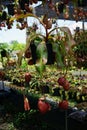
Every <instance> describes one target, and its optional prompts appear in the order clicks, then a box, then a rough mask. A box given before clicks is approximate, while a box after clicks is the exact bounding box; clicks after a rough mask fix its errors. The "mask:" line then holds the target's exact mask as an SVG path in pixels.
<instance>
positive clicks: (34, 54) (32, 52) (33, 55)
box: [30, 41, 37, 64]
mask: <svg viewBox="0 0 87 130" xmlns="http://www.w3.org/2000/svg"><path fill="white" fill-rule="evenodd" d="M30 48H31V55H32V61H33V64H36V60H37V54H36V45H35V44H34V42H33V41H32V42H31V44H30Z"/></svg>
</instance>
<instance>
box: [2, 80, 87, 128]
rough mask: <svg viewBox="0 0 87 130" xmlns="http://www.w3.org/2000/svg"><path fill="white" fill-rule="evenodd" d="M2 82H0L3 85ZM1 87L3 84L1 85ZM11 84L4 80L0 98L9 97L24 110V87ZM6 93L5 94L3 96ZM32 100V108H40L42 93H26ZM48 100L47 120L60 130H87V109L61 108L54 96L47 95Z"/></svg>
mask: <svg viewBox="0 0 87 130" xmlns="http://www.w3.org/2000/svg"><path fill="white" fill-rule="evenodd" d="M1 83H2V82H0V85H1ZM0 87H1V86H0ZM19 89H20V87H18V86H14V85H11V84H10V83H9V82H4V89H3V92H4V90H5V92H7V93H3V94H1V92H0V99H2V100H3V97H4V98H7V97H8V98H9V99H10V101H11V102H12V103H13V104H14V106H16V108H17V109H18V110H19V111H24V98H23V97H24V94H25V93H24V92H25V90H24V88H21V89H20V90H19ZM3 95H4V96H3ZM26 96H27V98H28V100H29V102H30V106H31V109H38V108H37V102H38V99H39V97H40V96H41V95H38V94H34V93H29V92H28V93H26ZM46 102H49V103H50V105H51V110H49V111H48V112H47V113H45V114H44V115H43V118H44V120H45V121H46V122H48V123H50V124H53V125H54V126H55V127H56V128H57V129H59V130H87V111H86V110H79V109H78V108H75V107H70V106H69V107H68V109H67V110H61V109H60V108H59V107H58V103H57V102H56V101H54V100H53V99H52V98H49V97H47V96H46Z"/></svg>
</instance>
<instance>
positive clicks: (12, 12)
mask: <svg viewBox="0 0 87 130" xmlns="http://www.w3.org/2000/svg"><path fill="white" fill-rule="evenodd" d="M7 9H8V14H9V15H14V4H13V3H11V4H8V5H7Z"/></svg>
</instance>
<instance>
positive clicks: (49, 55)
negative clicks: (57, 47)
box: [46, 43, 54, 65]
mask: <svg viewBox="0 0 87 130" xmlns="http://www.w3.org/2000/svg"><path fill="white" fill-rule="evenodd" d="M46 47H47V63H46V64H49V65H50V64H54V54H53V48H52V44H51V43H46Z"/></svg>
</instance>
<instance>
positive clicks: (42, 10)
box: [35, 0, 87, 22]
mask: <svg viewBox="0 0 87 130" xmlns="http://www.w3.org/2000/svg"><path fill="white" fill-rule="evenodd" d="M62 1H64V0H53V3H54V4H57V3H59V2H62ZM69 1H70V2H69V3H68V9H69V17H68V18H67V20H75V19H74V18H73V13H74V5H73V2H72V1H73V0H69ZM78 1H79V0H78ZM77 6H78V8H82V9H83V10H84V11H86V12H87V0H83V5H77ZM58 8H62V5H61V6H60V7H59V6H58ZM35 11H36V15H37V16H38V17H41V16H42V15H44V14H47V15H48V17H49V18H55V19H63V20H64V19H65V18H64V13H63V12H62V11H61V13H60V15H57V13H56V12H55V11H54V10H52V9H51V8H49V5H48V4H44V6H43V5H42V4H40V5H39V6H37V7H35ZM82 20H83V19H79V21H82ZM84 21H86V22H87V17H86V19H84Z"/></svg>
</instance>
